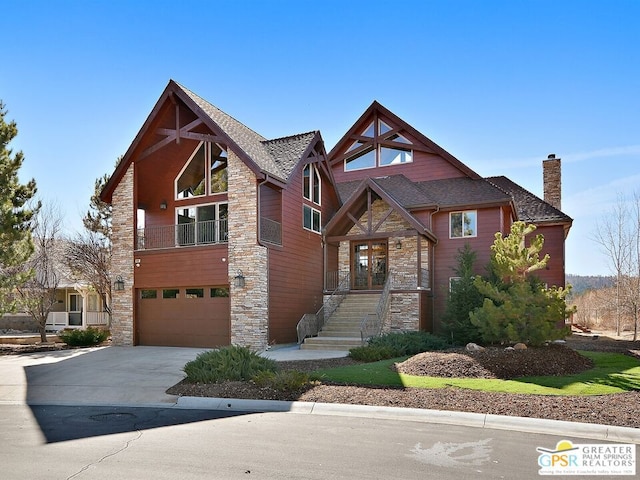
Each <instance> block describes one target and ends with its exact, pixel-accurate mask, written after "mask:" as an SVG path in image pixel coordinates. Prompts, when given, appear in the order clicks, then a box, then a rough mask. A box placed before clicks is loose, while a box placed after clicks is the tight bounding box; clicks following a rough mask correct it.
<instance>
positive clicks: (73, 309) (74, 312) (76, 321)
mask: <svg viewBox="0 0 640 480" xmlns="http://www.w3.org/2000/svg"><path fill="white" fill-rule="evenodd" d="M69 325H70V326H74V327H80V326H82V295H80V294H79V293H70V294H69Z"/></svg>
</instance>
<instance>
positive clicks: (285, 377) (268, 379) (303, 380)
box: [252, 370, 319, 392]
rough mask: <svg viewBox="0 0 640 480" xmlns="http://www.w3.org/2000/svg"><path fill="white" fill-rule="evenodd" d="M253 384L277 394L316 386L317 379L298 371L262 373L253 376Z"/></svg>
mask: <svg viewBox="0 0 640 480" xmlns="http://www.w3.org/2000/svg"><path fill="white" fill-rule="evenodd" d="M252 380H253V382H254V383H255V384H256V385H257V386H259V387H262V388H272V389H274V390H277V391H279V392H297V391H300V390H302V389H303V388H305V387H307V386H309V385H312V384H316V383H317V382H318V381H319V378H318V377H316V376H314V375H310V374H308V373H306V372H300V371H298V370H286V371H283V372H271V371H262V372H259V373H257V374H256V375H254V377H253V379H252Z"/></svg>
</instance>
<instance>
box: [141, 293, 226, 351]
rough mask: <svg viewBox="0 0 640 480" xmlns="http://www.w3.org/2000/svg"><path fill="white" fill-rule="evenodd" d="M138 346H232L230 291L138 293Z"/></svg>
mask: <svg viewBox="0 0 640 480" xmlns="http://www.w3.org/2000/svg"><path fill="white" fill-rule="evenodd" d="M137 307H138V308H137V320H138V321H137V325H136V333H137V335H138V344H140V345H158V346H171V347H217V346H221V345H229V344H230V342H231V339H230V331H229V312H230V306H229V289H228V288H227V287H194V288H191V287H190V288H179V287H176V288H164V289H161V288H159V289H141V290H138V291H137Z"/></svg>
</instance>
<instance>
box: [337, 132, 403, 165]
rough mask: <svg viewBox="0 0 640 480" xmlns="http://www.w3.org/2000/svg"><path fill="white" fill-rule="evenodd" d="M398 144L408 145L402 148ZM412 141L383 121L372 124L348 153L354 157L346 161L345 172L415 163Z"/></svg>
mask: <svg viewBox="0 0 640 480" xmlns="http://www.w3.org/2000/svg"><path fill="white" fill-rule="evenodd" d="M376 127H377V128H376ZM398 144H403V145H406V147H404V146H400V145H398ZM411 145H412V144H411V141H410V140H409V139H408V138H406V137H404V136H403V135H401V134H400V133H398V131H397V129H395V130H394V129H393V128H391V127H390V126H389V125H388V124H387V123H385V122H384V121H383V120H378V121H377V123H376V122H371V123H370V124H369V125H368V126H367V127H366V128H365V129H364V130H363V131H362V133H361V134H360V138H359V139H358V140H356V141H355V142H353V143H352V144H351V146H350V147H349V148H348V149H347V153H348V152H351V151H353V152H354V153H353V155H352V156H350V157H347V158H346V159H345V161H344V170H345V171H347V172H348V171H351V170H361V169H364V168H375V167H385V166H387V165H398V164H402V163H410V162H412V161H413V150H412V149H411Z"/></svg>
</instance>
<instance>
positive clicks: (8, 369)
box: [0, 345, 640, 443]
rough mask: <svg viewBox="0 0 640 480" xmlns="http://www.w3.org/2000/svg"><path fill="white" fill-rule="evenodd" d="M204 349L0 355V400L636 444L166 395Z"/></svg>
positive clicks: (521, 422) (537, 425) (479, 423)
mask: <svg viewBox="0 0 640 480" xmlns="http://www.w3.org/2000/svg"><path fill="white" fill-rule="evenodd" d="M203 351H205V350H204V349H197V348H174V347H97V348H86V349H75V350H61V351H52V352H40V353H31V354H21V355H4V356H0V404H2V403H4V404H28V405H93V406H105V405H109V406H137V407H144V406H156V407H157V406H162V407H173V408H199V409H202V408H204V409H215V410H226V411H239V412H240V411H241V412H290V413H298V414H315V415H342V416H347V415H348V416H365V417H375V418H384V419H390V420H397V421H412V422H423V423H440V424H449V425H465V426H473V427H480V428H496V429H503V430H518V431H522V432H530V433H549V434H556V435H561V436H575V437H580V438H593V439H599V440H609V441H614V442H634V443H640V429H635V428H623V427H611V426H607V425H595V424H582V423H574V422H558V421H552V420H539V419H532V418H517V417H504V416H498V415H486V414H473V413H465V412H449V411H438V410H426V409H411V408H394V407H372V406H365V405H340V404H323V403H310V402H281V401H267V400H244V399H229V398H200V397H176V396H173V395H167V394H166V393H165V391H166V390H167V389H168V388H169V387H171V386H173V385H175V384H176V383H178V382H179V381H180V380H182V379H183V378H184V373H183V371H182V368H183V366H184V365H185V363H187V362H188V361H190V360H193V359H194V358H195V357H196V356H197V355H198V353H200V352H203ZM263 354H264V355H265V356H267V357H269V358H272V359H274V360H279V361H285V360H287V361H288V360H312V359H318V358H336V357H342V356H346V354H347V352H344V351H332V352H327V351H317V350H300V349H299V348H298V346H297V345H289V346H283V347H278V348H274V349H271V350H269V351H267V352H264V353H263Z"/></svg>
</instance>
